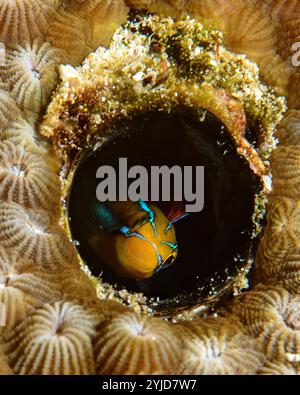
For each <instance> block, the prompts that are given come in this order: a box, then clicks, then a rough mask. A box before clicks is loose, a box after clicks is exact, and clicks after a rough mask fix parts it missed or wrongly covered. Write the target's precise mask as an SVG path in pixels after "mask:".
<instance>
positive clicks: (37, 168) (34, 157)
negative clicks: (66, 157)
mask: <svg viewBox="0 0 300 395" xmlns="http://www.w3.org/2000/svg"><path fill="white" fill-rule="evenodd" d="M58 169H59V165H58V163H57V162H56V161H55V160H49V161H47V162H45V161H44V159H43V156H41V155H38V154H34V153H30V152H28V151H27V152H26V151H25V148H23V147H22V146H20V145H19V146H15V145H14V144H13V143H12V142H10V141H7V142H4V143H1V144H0V183H1V184H0V185H1V186H0V198H1V199H2V200H3V201H7V202H10V201H14V202H16V203H19V204H21V205H23V206H26V207H29V208H35V209H39V208H45V209H48V210H49V211H51V210H55V209H57V207H58V206H59V202H60V200H59V197H60V180H59V176H58Z"/></svg>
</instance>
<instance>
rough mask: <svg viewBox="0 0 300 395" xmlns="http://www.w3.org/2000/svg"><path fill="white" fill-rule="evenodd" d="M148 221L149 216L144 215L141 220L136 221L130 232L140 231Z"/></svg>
mask: <svg viewBox="0 0 300 395" xmlns="http://www.w3.org/2000/svg"><path fill="white" fill-rule="evenodd" d="M148 221H149V215H148V214H147V215H145V216H144V217H143V218H140V219H138V220H137V221H136V222H135V223H134V224H133V225H132V226H131V229H132V232H135V231H136V230H138V229H140V228H141V227H142V226H144V225H145V224H146V223H147V222H148Z"/></svg>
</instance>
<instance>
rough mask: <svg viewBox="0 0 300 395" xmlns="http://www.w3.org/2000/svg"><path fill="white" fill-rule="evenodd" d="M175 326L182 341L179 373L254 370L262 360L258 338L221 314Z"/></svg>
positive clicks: (230, 373)
mask: <svg viewBox="0 0 300 395" xmlns="http://www.w3.org/2000/svg"><path fill="white" fill-rule="evenodd" d="M178 328H179V331H180V333H181V334H182V341H183V345H182V348H183V355H182V358H181V365H180V368H179V370H180V373H181V374H193V375H195V374H196V375H206V374H213V375H236V374H239V375H245V374H255V373H256V372H257V371H258V369H259V368H261V366H262V365H263V363H264V360H265V357H264V355H263V353H262V351H261V349H260V346H259V344H258V342H256V341H255V340H253V339H252V338H251V337H248V336H246V335H244V334H242V333H241V332H240V328H239V327H237V326H235V325H234V324H233V323H230V322H228V321H226V320H224V319H222V318H219V319H210V320H206V321H204V320H195V321H191V322H186V323H183V324H179V325H178ZM245 353H246V354H247V358H245Z"/></svg>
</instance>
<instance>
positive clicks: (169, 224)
mask: <svg viewBox="0 0 300 395" xmlns="http://www.w3.org/2000/svg"><path fill="white" fill-rule="evenodd" d="M171 227H172V223H171V222H169V223H168V225H167V227H166V230H165V233H166V234H167V233H168V232H169V230H170V229H171Z"/></svg>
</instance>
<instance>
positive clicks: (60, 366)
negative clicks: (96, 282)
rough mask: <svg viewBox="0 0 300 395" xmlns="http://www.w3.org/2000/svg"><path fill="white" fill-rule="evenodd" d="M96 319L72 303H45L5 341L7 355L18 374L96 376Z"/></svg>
mask: <svg viewBox="0 0 300 395" xmlns="http://www.w3.org/2000/svg"><path fill="white" fill-rule="evenodd" d="M96 322H97V321H96V319H95V318H94V317H93V316H92V315H90V314H89V313H87V312H85V311H84V310H83V309H82V308H81V307H80V306H78V305H76V304H74V303H71V302H63V301H61V302H56V303H54V304H45V305H44V307H42V308H41V309H38V310H37V311H36V312H34V313H33V314H32V315H30V316H28V317H27V318H26V319H25V320H24V321H23V322H21V323H20V324H19V325H17V326H16V327H15V329H14V330H13V331H11V332H10V333H9V335H8V336H7V338H6V354H7V355H8V358H9V362H10V364H11V365H12V366H13V367H14V370H15V371H16V372H17V373H19V374H56V375H57V374H93V373H94V360H93V349H92V337H93V336H94V334H95V324H96Z"/></svg>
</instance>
